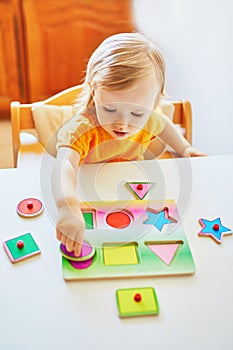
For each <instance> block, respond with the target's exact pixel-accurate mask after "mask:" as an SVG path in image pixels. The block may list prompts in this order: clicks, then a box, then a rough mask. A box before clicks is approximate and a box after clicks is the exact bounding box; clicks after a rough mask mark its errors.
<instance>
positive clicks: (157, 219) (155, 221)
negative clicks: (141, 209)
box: [144, 208, 176, 231]
mask: <svg viewBox="0 0 233 350" xmlns="http://www.w3.org/2000/svg"><path fill="white" fill-rule="evenodd" d="M146 214H147V216H148V218H147V220H146V221H144V224H146V225H154V226H155V227H156V228H157V229H158V230H159V231H162V229H163V225H165V224H173V223H174V222H176V220H175V219H173V218H171V217H169V216H168V209H167V208H166V209H163V210H161V211H159V212H156V211H151V210H150V211H149V210H147V211H146Z"/></svg>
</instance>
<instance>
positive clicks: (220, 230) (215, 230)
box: [198, 218, 232, 243]
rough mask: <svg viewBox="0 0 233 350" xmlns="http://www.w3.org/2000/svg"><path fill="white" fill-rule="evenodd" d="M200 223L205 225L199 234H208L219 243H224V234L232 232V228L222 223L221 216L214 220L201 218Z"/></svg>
mask: <svg viewBox="0 0 233 350" xmlns="http://www.w3.org/2000/svg"><path fill="white" fill-rule="evenodd" d="M199 222H200V224H201V225H202V226H203V227H202V229H201V231H200V232H198V235H199V236H208V237H211V238H213V239H214V240H215V241H216V242H217V243H222V238H223V236H224V235H229V234H232V230H231V229H229V228H228V227H225V226H223V225H222V223H221V220H220V218H217V219H214V220H212V221H211V220H207V219H200V220H199Z"/></svg>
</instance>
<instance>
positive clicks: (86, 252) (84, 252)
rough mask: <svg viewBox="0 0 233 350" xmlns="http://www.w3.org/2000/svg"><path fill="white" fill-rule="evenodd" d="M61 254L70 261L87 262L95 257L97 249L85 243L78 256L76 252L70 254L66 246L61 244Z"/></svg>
mask: <svg viewBox="0 0 233 350" xmlns="http://www.w3.org/2000/svg"><path fill="white" fill-rule="evenodd" d="M60 253H61V254H62V255H63V256H64V257H65V258H66V259H68V260H72V261H78V262H80V261H86V260H89V259H91V258H92V257H93V256H94V255H95V248H94V247H92V246H91V245H90V243H88V242H87V241H83V245H82V249H81V253H80V255H79V256H76V255H75V254H74V252H69V251H68V250H67V249H66V247H65V245H64V244H62V243H61V244H60Z"/></svg>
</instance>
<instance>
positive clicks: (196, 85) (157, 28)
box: [0, 0, 233, 167]
mask: <svg viewBox="0 0 233 350" xmlns="http://www.w3.org/2000/svg"><path fill="white" fill-rule="evenodd" d="M232 19H233V2H232V0H221V1H220V0H212V1H211V0H202V1H201V0H99V1H93V0H56V1H55V0H50V1H47V0H40V1H36V0H0V167H10V166H11V150H10V147H11V143H10V137H11V135H10V127H9V123H10V116H9V104H10V102H11V101H12V100H16V101H20V102H22V103H23V102H25V103H27V102H35V101H39V100H43V99H45V98H47V97H49V96H52V95H53V94H55V93H57V92H60V91H61V90H63V89H65V88H67V87H71V86H74V85H78V84H80V82H82V79H83V77H84V71H85V66H86V62H87V60H88V58H89V56H90V55H91V53H92V51H93V50H94V49H95V48H96V47H97V46H98V45H99V44H100V42H101V41H102V40H103V39H104V38H106V37H107V36H109V35H111V34H113V33H117V32H124V31H135V30H137V31H140V32H141V33H143V34H145V35H146V36H147V37H148V38H149V39H151V40H152V41H153V42H155V43H156V44H157V45H158V46H159V47H160V49H161V51H162V52H163V55H164V57H165V60H166V64H167V76H166V79H167V80H166V92H167V94H168V95H169V97H170V98H171V99H173V100H174V99H187V100H189V101H190V102H191V105H192V110H193V145H194V147H196V148H198V149H200V150H202V151H205V152H207V153H208V154H210V155H216V154H230V153H233V138H232V129H233V128H232V127H233V122H232V117H231V115H232V111H231V104H232V94H233V69H232V62H233V40H232V37H233V36H232V34H233V29H232ZM7 152H9V154H8V153H7Z"/></svg>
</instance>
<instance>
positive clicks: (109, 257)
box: [103, 243, 138, 266]
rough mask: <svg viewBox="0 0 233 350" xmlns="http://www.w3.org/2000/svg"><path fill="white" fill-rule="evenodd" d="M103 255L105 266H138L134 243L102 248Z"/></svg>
mask: <svg viewBox="0 0 233 350" xmlns="http://www.w3.org/2000/svg"><path fill="white" fill-rule="evenodd" d="M103 255H104V264H105V265H107V266H113V265H132V264H138V256H137V244H136V243H132V244H127V245H111V246H110V245H108V246H103Z"/></svg>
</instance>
